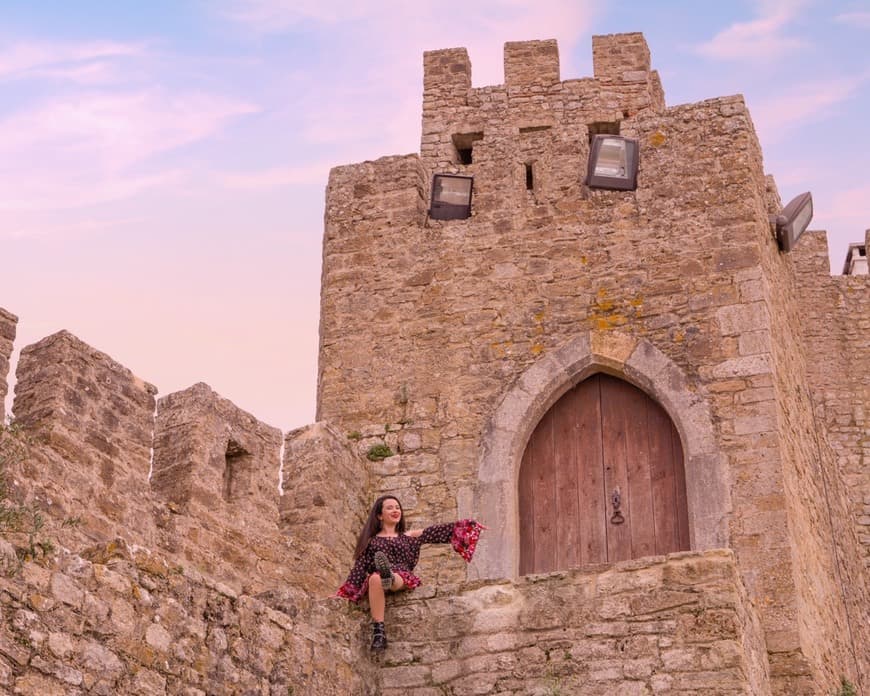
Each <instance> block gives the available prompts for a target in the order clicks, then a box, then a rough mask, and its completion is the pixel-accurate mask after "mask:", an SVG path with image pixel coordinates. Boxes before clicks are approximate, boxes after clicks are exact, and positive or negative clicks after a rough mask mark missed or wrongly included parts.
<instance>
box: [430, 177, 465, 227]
mask: <svg viewBox="0 0 870 696" xmlns="http://www.w3.org/2000/svg"><path fill="white" fill-rule="evenodd" d="M473 183H474V177H470V176H460V175H458V174H436V175H435V176H433V177H432V203H431V205H430V207H429V217H431V218H432V219H433V220H463V219H465V218H468V217H471V191H472V188H473Z"/></svg>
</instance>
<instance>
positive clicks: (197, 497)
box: [151, 383, 288, 592]
mask: <svg viewBox="0 0 870 696" xmlns="http://www.w3.org/2000/svg"><path fill="white" fill-rule="evenodd" d="M280 451H281V431H280V430H278V429H277V428H272V427H269V426H267V425H265V424H263V423H261V422H260V421H258V420H257V419H256V418H254V417H253V416H252V415H251V414H249V413H246V412H245V411H242V410H241V409H239V408H238V407H236V406H235V405H233V404H232V403H231V402H229V401H227V400H226V399H223V398H221V397H220V396H219V395H217V394H216V393H215V392H214V391H212V390H211V388H210V387H209V386H208V385H206V384H202V383H199V384H196V385H194V386H192V387H190V388H189V389H185V390H184V391H180V392H176V393H174V394H170V395H168V396H165V397H163V398H162V399H160V401H159V402H158V405H157V417H156V431H155V437H154V466H153V472H152V475H151V489H152V490H153V491H154V493H155V496H156V497H157V498H158V499H160V500H163V501H165V502H166V503H167V505H168V508H169V510H170V512H171V515H170V516H169V519H168V521H167V522H166V525H165V527H164V529H163V534H164V538H165V540H166V544H167V545H169V546H170V547H171V548H172V549H173V550H174V551H176V552H178V553H181V554H183V555H184V557H185V558H186V559H187V561H188V562H191V563H194V564H195V565H196V567H198V568H199V569H200V570H201V571H202V572H208V573H209V574H212V575H216V576H218V577H222V578H223V579H224V581H225V582H228V583H230V584H231V585H232V586H235V587H244V588H245V590H246V591H248V592H256V591H260V589H261V588H263V587H270V586H273V585H274V584H275V583H278V582H281V581H282V580H284V579H286V578H285V573H286V572H287V569H288V568H287V563H286V560H285V557H284V552H285V550H286V541H285V540H284V539H283V537H282V535H281V534H280V532H279V529H278V507H277V504H278V497H279V495H278V468H279V464H280Z"/></svg>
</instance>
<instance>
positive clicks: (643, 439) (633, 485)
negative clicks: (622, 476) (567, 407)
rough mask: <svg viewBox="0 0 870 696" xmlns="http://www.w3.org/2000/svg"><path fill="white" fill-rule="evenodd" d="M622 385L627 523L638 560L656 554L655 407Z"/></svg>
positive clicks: (633, 555) (632, 555)
mask: <svg viewBox="0 0 870 696" xmlns="http://www.w3.org/2000/svg"><path fill="white" fill-rule="evenodd" d="M622 385H624V386H622ZM622 385H621V388H622V389H623V391H624V395H625V406H624V414H625V415H624V417H625V420H626V423H627V424H628V431H627V436H626V440H625V456H626V462H625V468H626V472H627V475H628V501H627V502H628V509H629V512H630V514H629V515H628V517H627V521H628V524H629V527H630V529H631V557H632V558H641V557H643V556H652V555H654V554H655V552H656V533H655V516H654V514H653V496H652V479H651V476H650V473H651V472H650V450H649V422H648V415H649V411H650V410H651V408H652V407H653V406H655V404H654V403H653V402H652V400H651V399H650V398H649V397H648V396H647V395H646V394H645V393H644V392H642V391H641V390H640V389H638V388H637V387H635V386H633V385H631V384H628V383H627V382H623V383H622ZM623 507H625V503H623Z"/></svg>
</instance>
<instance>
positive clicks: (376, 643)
mask: <svg viewBox="0 0 870 696" xmlns="http://www.w3.org/2000/svg"><path fill="white" fill-rule="evenodd" d="M386 648H387V634H386V632H385V631H384V622H383V621H375V622H374V623H373V624H372V648H371V649H372V652H381V651H382V650H386Z"/></svg>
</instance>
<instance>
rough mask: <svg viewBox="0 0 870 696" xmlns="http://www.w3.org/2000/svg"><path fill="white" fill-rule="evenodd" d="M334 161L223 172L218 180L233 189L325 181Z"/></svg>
mask: <svg viewBox="0 0 870 696" xmlns="http://www.w3.org/2000/svg"><path fill="white" fill-rule="evenodd" d="M334 164H335V163H334V162H329V163H327V162H313V163H311V164H308V165H303V166H298V167H267V168H265V169H259V170H254V171H246V172H223V173H221V174H218V175H217V177H216V178H217V180H218V182H219V183H220V184H221V185H223V186H225V187H226V188H231V189H240V190H245V191H263V190H270V189H276V188H282V187H284V186H293V185H295V184H317V183H325V182H326V179H327V176H328V175H329V170H330V168H331V167H332V166H334Z"/></svg>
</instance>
